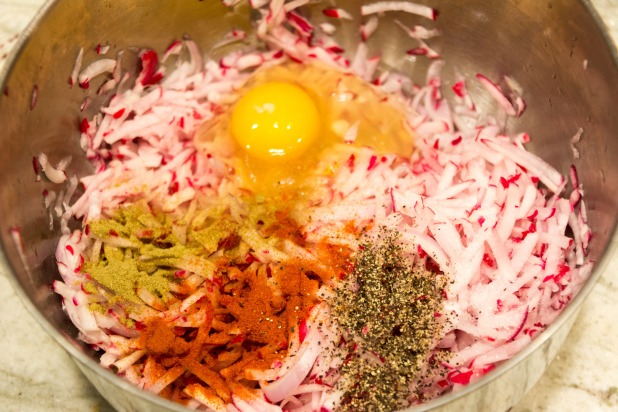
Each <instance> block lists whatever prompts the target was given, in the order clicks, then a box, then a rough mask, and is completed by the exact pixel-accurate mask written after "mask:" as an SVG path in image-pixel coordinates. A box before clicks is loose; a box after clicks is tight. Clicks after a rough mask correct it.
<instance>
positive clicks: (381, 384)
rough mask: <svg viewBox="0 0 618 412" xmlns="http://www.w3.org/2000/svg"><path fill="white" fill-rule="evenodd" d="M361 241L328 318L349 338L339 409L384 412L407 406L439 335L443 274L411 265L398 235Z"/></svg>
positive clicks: (383, 231)
mask: <svg viewBox="0 0 618 412" xmlns="http://www.w3.org/2000/svg"><path fill="white" fill-rule="evenodd" d="M377 240H378V241H377V242H376V241H366V242H363V243H362V244H361V247H360V250H359V252H358V254H357V256H356V258H355V260H354V269H353V271H352V273H351V274H350V276H349V277H348V280H349V282H347V283H346V284H345V285H344V286H342V287H340V288H339V289H338V290H337V293H336V295H335V297H334V299H333V301H332V302H331V307H332V314H333V317H334V318H335V320H336V321H337V322H338V323H339V325H340V326H341V327H342V328H343V329H344V330H345V331H346V332H347V334H349V336H350V337H351V338H352V339H351V342H349V343H348V345H347V347H348V354H347V358H346V361H345V362H344V365H343V366H342V367H341V369H340V372H341V377H342V378H341V379H340V380H339V389H340V390H342V391H343V392H344V396H343V400H342V403H341V407H340V410H342V411H376V412H387V411H393V410H397V409H400V408H402V407H405V406H407V405H408V401H407V399H408V397H409V395H410V389H409V387H410V384H411V383H412V382H413V381H414V379H419V373H420V372H421V369H422V368H423V365H424V364H425V363H426V362H427V359H428V356H429V352H430V350H431V348H432V345H433V344H434V343H435V340H436V338H437V337H438V335H439V333H440V322H439V319H440V313H441V309H442V296H443V295H442V290H443V289H444V287H445V279H444V278H445V277H444V276H443V275H441V274H439V273H435V272H432V271H429V270H427V269H425V267H416V266H415V267H414V268H413V267H411V265H410V264H409V258H408V257H406V256H405V254H404V250H403V247H402V246H401V245H400V244H399V243H398V235H397V233H395V232H392V231H388V230H386V229H381V230H380V235H379V237H378V239H377Z"/></svg>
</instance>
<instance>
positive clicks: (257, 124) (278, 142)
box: [230, 82, 320, 163]
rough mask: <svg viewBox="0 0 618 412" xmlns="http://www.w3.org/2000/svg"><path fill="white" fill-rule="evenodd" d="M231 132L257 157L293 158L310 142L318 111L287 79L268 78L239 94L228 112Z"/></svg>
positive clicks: (317, 125)
mask: <svg viewBox="0 0 618 412" xmlns="http://www.w3.org/2000/svg"><path fill="white" fill-rule="evenodd" d="M230 129H231V133H232V136H234V138H235V139H236V141H237V142H238V144H239V145H240V147H242V148H243V149H244V150H246V152H247V153H248V154H249V155H250V156H252V157H254V158H257V159H259V160H262V161H265V162H270V163H272V162H279V161H283V160H293V159H296V158H298V157H300V156H301V155H303V153H305V152H306V151H307V149H308V148H309V147H310V146H311V145H312V144H313V143H314V141H315V140H316V137H317V135H318V132H319V130H320V115H319V113H318V109H317V107H316V104H315V103H314V101H313V99H312V98H311V97H310V96H309V94H307V93H306V92H305V91H304V90H303V89H302V88H300V87H299V86H297V85H294V84H291V83H283V82H269V83H265V84H262V85H260V86H257V87H255V88H254V89H252V90H251V91H250V92H249V93H247V94H246V95H245V96H243V97H242V98H241V99H240V100H239V101H238V103H237V104H236V106H235V107H234V109H233V112H232V118H231V121H230Z"/></svg>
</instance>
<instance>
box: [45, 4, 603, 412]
mask: <svg viewBox="0 0 618 412" xmlns="http://www.w3.org/2000/svg"><path fill="white" fill-rule="evenodd" d="M223 3H224V5H225V6H227V7H234V6H235V5H236V4H237V3H239V2H238V1H235V0H224V1H223ZM308 3H309V1H308V0H293V1H288V2H285V1H284V0H272V1H259V0H252V1H250V5H251V7H252V8H253V9H254V10H255V11H257V12H258V13H259V15H260V16H261V18H259V19H257V20H256V22H255V33H256V34H257V37H258V39H259V40H260V41H261V43H262V44H263V45H264V46H265V48H264V50H260V51H258V50H249V49H248V48H246V47H245V48H244V49H243V50H245V51H237V52H233V53H231V54H229V55H227V56H225V57H224V58H223V59H221V60H220V61H213V60H211V59H210V58H209V56H208V55H206V56H204V55H202V52H201V51H200V50H199V47H198V44H197V43H196V42H194V41H192V40H189V39H184V40H182V41H177V42H174V43H172V44H171V45H170V47H169V48H168V49H167V51H165V53H164V54H162V56H159V55H158V54H157V53H156V52H155V51H153V50H150V49H141V50H139V52H138V58H139V62H140V64H141V66H140V70H139V74H138V75H137V77H136V78H131V77H130V76H129V75H128V74H127V73H125V72H123V70H122V69H121V59H122V56H123V53H125V52H121V53H119V54H118V56H117V58H115V59H113V58H107V57H103V58H99V59H97V60H95V61H94V62H91V63H89V64H88V65H86V66H85V67H82V60H83V50H81V51H80V52H79V55H78V58H77V61H76V64H75V69H74V71H73V73H72V74H71V84H75V85H77V84H79V85H80V86H81V87H83V88H88V87H90V85H91V84H93V81H94V80H95V79H99V81H100V79H101V78H104V79H105V80H104V81H103V83H102V86H101V87H100V88H99V89H98V93H107V94H109V95H110V96H111V99H110V100H109V103H108V104H107V105H105V106H104V107H102V108H101V109H100V111H99V112H98V113H97V114H96V115H94V116H93V117H91V118H83V119H82V121H81V140H80V144H81V147H82V149H83V150H84V152H85V153H86V156H87V157H88V159H90V160H91V161H92V164H93V165H94V170H96V172H95V173H93V174H92V175H89V176H83V177H81V178H79V179H78V178H77V177H76V176H69V174H70V173H69V172H68V171H69V170H70V164H69V162H70V159H63V160H62V161H61V162H59V163H58V164H55V165H54V164H53V163H52V162H51V161H50V160H49V159H48V158H47V156H46V155H45V154H40V155H39V156H38V157H37V158H35V159H34V165H35V171H36V172H37V176H39V175H43V176H45V177H46V178H47V179H49V180H50V181H52V182H54V183H58V184H64V185H65V186H64V189H61V190H59V191H58V192H46V193H44V202H45V205H46V207H48V210H49V217H50V228H53V227H54V225H55V224H56V222H60V227H61V230H62V232H63V236H62V237H61V239H60V241H59V244H58V247H57V251H56V259H57V263H58V269H59V272H60V275H61V277H62V280H58V281H56V282H54V291H55V292H56V293H58V294H60V295H61V296H62V299H63V306H64V309H65V311H66V313H67V314H68V316H69V317H70V318H71V320H72V322H73V323H74V324H75V326H76V327H77V329H78V330H79V337H80V339H81V340H83V341H84V342H86V343H87V344H89V345H91V346H92V347H94V348H95V349H97V350H98V351H100V353H101V357H100V361H101V365H102V366H103V367H105V368H110V369H112V370H114V371H115V372H116V373H117V374H118V375H119V376H121V377H122V378H123V379H125V380H127V381H129V382H131V383H133V384H134V385H136V386H137V387H139V388H142V389H144V390H146V391H149V392H151V393H153V394H158V395H159V396H162V397H165V398H168V399H171V400H172V401H175V402H178V403H181V404H183V405H185V406H186V407H188V408H190V409H197V410H214V411H228V412H237V411H241V412H245V411H256V410H259V411H282V410H286V411H299V412H300V411H336V410H337V411H348V410H349V411H352V410H375V411H391V410H396V409H400V408H403V407H406V406H409V405H415V404H420V403H423V402H426V401H428V400H431V399H434V398H436V397H438V396H440V395H443V394H445V393H448V392H450V391H453V390H458V389H460V388H461V387H463V386H465V385H467V384H469V383H470V382H473V381H475V380H477V379H479V378H480V377H482V376H484V375H485V374H487V373H488V372H490V371H491V370H493V369H494V368H495V367H496V366H497V365H499V364H500V363H502V362H504V361H505V360H507V359H510V358H511V357H513V356H514V355H515V354H517V353H518V352H519V351H520V350H521V349H522V348H524V347H525V346H526V345H528V344H529V343H530V342H531V341H532V340H533V339H534V338H535V337H537V336H538V335H539V334H540V333H541V332H542V331H543V330H544V329H545V328H546V327H547V326H548V325H549V324H551V323H552V322H553V321H554V320H555V319H556V317H557V316H558V315H559V314H560V313H561V311H562V310H563V308H564V307H565V305H567V304H568V302H569V301H570V300H571V299H572V297H573V296H574V294H576V293H577V291H578V290H579V288H580V287H581V285H582V284H583V282H584V281H585V280H586V279H587V277H588V276H589V274H590V273H591V270H592V265H593V263H592V262H591V261H589V259H588V258H587V256H586V251H587V247H588V243H589V241H590V238H591V234H590V230H589V228H588V225H587V224H586V208H585V203H584V200H583V198H582V188H581V187H580V185H579V183H578V181H577V173H576V171H575V168H574V167H572V168H571V173H570V181H568V180H567V179H565V178H564V177H563V176H562V175H561V174H560V173H559V172H558V171H556V170H555V169H554V168H553V167H552V166H550V165H549V164H547V163H546V162H545V161H543V160H542V159H540V158H539V157H537V156H536V155H534V154H532V153H530V152H528V151H527V150H526V149H525V144H526V143H528V142H529V140H530V136H529V135H528V134H527V133H520V134H516V135H513V136H507V135H505V134H504V132H503V130H504V125H505V121H506V119H507V118H508V117H519V116H520V115H522V113H523V112H524V110H525V103H524V101H523V99H522V98H521V95H520V92H518V90H517V89H516V88H515V87H513V88H511V89H510V90H506V89H504V88H502V87H501V86H499V85H498V84H497V83H498V82H497V83H494V82H492V81H491V80H489V79H488V78H487V77H485V76H483V75H481V74H479V75H477V76H476V79H472V80H471V81H476V82H479V83H480V85H481V86H482V87H483V88H484V90H485V91H486V92H487V93H489V95H490V96H492V97H493V98H494V99H495V101H496V104H497V105H498V106H499V107H500V108H501V110H502V113H501V114H499V115H497V116H496V117H492V116H490V115H487V114H486V113H481V112H479V111H478V110H477V109H476V107H475V105H474V102H473V99H472V96H471V95H470V94H468V91H467V83H468V81H470V80H469V79H463V78H461V79H459V80H458V81H456V82H455V83H454V84H449V85H448V86H450V89H451V91H452V93H450V91H448V90H447V89H448V87H447V85H446V84H443V82H442V80H441V77H440V72H441V69H442V67H443V65H444V62H443V61H442V60H440V59H439V54H438V52H437V51H436V50H434V49H433V48H432V47H430V45H429V43H431V39H432V38H434V37H435V36H438V35H439V31H438V30H437V29H434V28H426V27H424V26H421V25H417V26H415V27H413V28H410V27H407V26H405V25H403V24H402V23H401V22H397V23H398V25H399V26H400V27H401V29H402V30H403V31H402V34H403V35H408V36H409V37H410V44H411V45H412V46H411V47H412V48H411V49H410V50H409V51H408V53H407V54H408V55H409V56H414V57H413V58H415V59H431V60H432V63H431V65H430V67H429V69H428V71H427V77H426V82H425V84H424V85H413V84H412V83H411V81H410V79H408V78H407V77H405V76H404V75H402V74H399V73H395V72H391V71H387V70H384V69H382V67H381V66H380V57H379V56H371V55H370V52H369V47H368V46H367V43H366V41H367V40H368V39H369V38H370V37H371V35H372V34H373V33H374V32H375V31H376V30H379V24H380V21H381V19H382V17H383V15H384V14H385V13H387V14H388V13H389V12H393V11H399V12H403V13H411V14H415V15H417V16H418V17H419V18H421V19H425V20H427V21H431V20H435V19H436V17H437V12H436V11H435V10H433V9H432V8H430V7H427V6H422V5H417V4H414V3H410V2H403V1H382V2H376V3H371V4H365V5H363V6H362V7H360V10H343V9H339V8H326V9H324V10H322V11H323V14H324V16H325V18H326V19H327V20H326V21H324V22H321V23H319V24H315V25H314V24H312V22H310V21H309V20H307V19H306V18H305V17H304V16H305V12H304V10H305V7H308V6H309V5H308ZM315 6H316V5H311V7H315ZM359 13H360V15H361V19H362V21H363V24H362V25H361V27H360V32H359V34H358V36H359V40H360V42H359V44H358V46H357V48H356V50H350V51H345V50H343V48H342V47H340V45H339V44H338V43H337V41H336V40H335V37H333V35H336V32H337V30H338V23H339V21H340V20H341V19H343V20H351V19H355V18H358V14H359ZM247 39H248V36H247V34H246V33H244V32H242V31H240V30H233V31H231V32H230V33H228V34H227V35H226V36H224V38H223V39H222V41H221V42H220V43H218V44H217V46H216V47H223V46H227V45H229V44H232V43H239V44H243V42H245V41H247ZM107 49H109V47H107V48H104V49H103V50H100V49H99V52H100V53H101V54H105V53H107V51H108V50H107ZM247 50H249V51H247ZM293 65H302V66H304V67H308V68H309V69H308V73H311V70H312V67H316V68H320V70H328V71H333V72H334V73H335V76H341V78H344V77H348V76H356V77H358V78H359V79H362V80H363V82H365V83H366V84H367V87H370V88H371V90H374V91H375V95H376V96H386V97H384V98H383V99H382V98H381V100H380V101H378V103H377V104H382V105H388V107H389V110H393V107H395V108H396V109H397V110H398V113H400V115H401V117H402V119H404V120H403V121H402V124H401V125H400V126H401V130H403V131H404V132H405V136H408V137H409V139H410V141H411V142H412V144H413V147H414V150H413V151H412V153H411V155H402V154H398V153H383V152H381V151H380V150H377V149H376V148H374V147H370V146H366V145H362V144H356V143H355V142H356V138H357V133H358V124H355V123H354V122H349V121H346V122H343V123H341V122H339V123H337V125H336V127H335V126H333V133H335V135H336V136H338V137H337V139H339V140H337V141H336V142H335V143H334V144H333V145H332V146H329V147H328V148H326V149H324V151H322V152H321V153H320V154H319V156H318V158H317V160H316V163H315V165H314V169H311V171H309V172H307V175H306V176H304V179H305V180H303V183H302V186H300V189H298V192H302V196H300V195H299V196H296V195H290V194H289V193H284V194H283V195H282V197H280V198H277V199H276V200H273V199H269V198H268V196H263V195H257V194H256V193H254V192H253V191H252V190H251V189H250V188H249V187H248V186H247V185H246V184H245V183H246V182H244V181H243V179H242V178H241V176H240V175H239V174H238V173H237V170H236V168H235V163H234V161H235V160H234V156H235V154H234V153H233V151H231V150H230V147H229V145H228V144H226V143H225V142H222V140H221V139H219V138H218V137H216V138H204V130H205V128H206V129H208V130H214V129H212V128H211V127H210V126H211V125H212V124H215V123H214V122H216V121H217V120H218V119H220V118H219V116H220V114H221V112H222V111H225V108H228V107H230V105H233V103H234V101H235V99H236V97H235V93H236V91H237V90H240V89H241V88H242V87H244V86H245V85H246V84H247V82H250V81H251V79H252V78H253V76H254V75H255V73H259V72H260V70H263V69H265V68H269V67H270V68H272V67H278V66H281V67H287V66H290V67H291V66H293ZM324 68H327V69H324ZM308 79H309V80H307V79H305V81H310V82H311V81H314V82H319V81H320V78H319V77H315V78H314V79H311V77H310V75H309V77H308ZM506 83H507V84H513V82H512V79H506ZM445 94H452V96H453V98H452V99H449V100H447V99H446V98H445ZM331 96H332V98H333V99H335V100H337V101H340V102H353V101H354V100H355V99H361V98H365V97H366V96H360V95H358V94H357V93H354V92H352V91H351V90H350V89H347V88H346V86H345V83H344V82H337V86H336V87H334V88H333V90H332V92H331ZM87 104H88V100H86V101H85V102H84V105H83V106H82V109H83V108H84V107H85V106H86V105H87ZM349 104H352V103H349ZM378 107H379V106H378ZM384 107H386V106H384ZM385 110H386V109H385ZM365 115H366V120H367V121H368V122H369V123H371V122H375V123H376V124H377V123H378V122H379V121H380V113H379V112H378V113H366V114H365ZM348 120H349V119H348ZM342 125H343V126H342ZM219 137H220V136H219ZM266 166H267V165H265V166H264V167H266ZM569 183H570V186H572V189H571V190H568V189H567V185H569ZM79 184H81V185H82V186H83V190H81V189H79V188H78V186H79ZM72 218H77V219H79V220H80V221H81V223H82V227H81V229H79V230H75V231H71V230H70V229H69V221H70V219H72Z"/></svg>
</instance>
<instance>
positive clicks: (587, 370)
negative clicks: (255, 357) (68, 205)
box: [0, 0, 618, 412]
mask: <svg viewBox="0 0 618 412" xmlns="http://www.w3.org/2000/svg"><path fill="white" fill-rule="evenodd" d="M592 3H593V4H594V6H595V7H596V8H597V10H598V11H599V14H600V15H601V16H602V17H603V20H604V22H605V24H606V25H607V26H608V28H609V29H610V33H611V35H612V37H613V38H614V40H615V41H616V42H617V43H618V0H592ZM41 4H43V0H0V67H1V66H2V63H3V61H4V59H5V57H6V54H7V53H8V52H9V51H10V49H11V48H12V46H13V45H14V44H15V40H16V38H17V37H16V35H17V34H18V33H19V32H20V31H21V30H23V28H24V27H25V26H26V25H27V23H28V22H29V21H30V19H31V18H32V17H33V16H34V14H35V13H36V10H37V9H38V8H39V7H40V6H41ZM613 243H614V247H613V250H614V251H615V252H614V255H613V256H611V257H610V259H609V262H608V264H607V266H606V269H605V271H604V273H603V274H602V277H601V279H600V281H599V283H598V284H597V285H596V286H595V288H594V290H593V291H592V293H591V294H590V296H589V298H588V299H587V301H586V303H585V304H584V306H583V308H582V310H581V313H580V315H579V318H578V319H577V321H576V324H575V326H574V327H573V330H572V332H571V333H570V335H569V336H568V338H567V340H566V341H565V343H564V346H563V347H562V349H561V351H560V352H559V354H558V356H557V358H556V359H555V360H554V362H553V363H552V364H551V366H550V368H549V369H548V370H547V372H546V373H545V374H544V375H543V377H542V378H541V379H540V381H539V382H538V383H537V385H536V386H535V387H534V388H533V389H532V390H531V391H530V392H529V393H528V394H527V395H526V396H525V397H524V398H523V399H522V400H521V401H520V402H519V403H518V404H517V405H516V406H515V407H513V408H512V409H511V412H528V411H582V410H586V411H616V410H618V345H616V342H618V328H616V327H615V326H614V322H615V317H616V315H615V314H616V313H618V236H616V237H615V238H614V240H613ZM17 329H19V333H14V331H15V330H17ZM0 410H2V411H15V412H18V411H19V412H20V411H45V412H52V411H98V412H107V411H110V412H111V411H113V409H112V408H111V406H109V404H108V403H107V402H105V400H104V399H103V398H102V397H101V396H100V395H99V394H98V392H97V391H96V390H95V389H94V388H93V387H92V386H91V385H90V384H89V382H88V381H87V380H86V378H85V377H83V375H82V374H81V372H80V371H79V370H78V369H77V367H76V366H75V365H74V364H73V362H72V361H71V359H70V358H69V355H68V354H67V353H66V352H65V351H64V349H62V348H61V347H60V345H58V344H57V343H56V342H55V341H54V340H53V339H52V338H51V337H49V336H48V335H47V333H46V332H45V331H44V330H43V329H42V328H41V326H39V324H38V323H37V322H36V321H35V320H34V318H32V316H31V315H30V314H29V312H28V311H27V310H26V309H25V307H24V306H23V304H22V303H21V301H20V300H19V298H18V297H17V295H16V294H15V293H14V292H13V290H12V287H11V284H10V282H9V281H8V279H7V278H6V268H4V267H0Z"/></svg>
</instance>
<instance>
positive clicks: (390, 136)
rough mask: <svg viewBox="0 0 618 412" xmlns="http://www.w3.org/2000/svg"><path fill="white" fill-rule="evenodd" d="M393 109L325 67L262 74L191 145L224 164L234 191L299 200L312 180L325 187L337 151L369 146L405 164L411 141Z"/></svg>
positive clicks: (278, 68) (241, 89) (268, 70)
mask: <svg viewBox="0 0 618 412" xmlns="http://www.w3.org/2000/svg"><path fill="white" fill-rule="evenodd" d="M399 104H400V102H398V101H395V100H393V98H392V97H390V96H387V95H385V94H384V93H382V92H381V91H380V90H378V89H376V88H374V87H372V86H371V85H369V84H367V82H365V81H363V80H362V79H359V78H358V77H357V76H354V75H351V74H350V73H346V72H342V71H341V70H337V69H334V68H331V67H328V66H325V65H321V64H317V63H315V64H294V63H291V64H286V65H277V66H272V67H265V68H262V69H260V70H257V71H256V72H255V73H253V74H252V75H251V76H250V77H249V78H248V79H247V81H246V82H245V84H243V85H242V86H240V87H239V89H238V90H237V93H236V94H235V96H234V99H233V100H231V101H229V102H226V103H224V104H223V105H222V109H221V112H220V115H218V116H216V117H214V118H212V119H210V120H209V121H207V122H206V123H205V124H204V126H203V128H202V130H201V131H200V132H199V133H198V143H197V145H198V147H201V148H202V150H204V151H205V152H207V153H215V154H216V155H217V157H219V158H225V159H227V162H228V167H229V168H230V170H231V171H232V173H231V174H232V175H233V176H234V177H235V182H236V184H237V185H238V187H241V188H243V189H247V190H248V191H249V192H251V193H254V194H259V195H263V196H265V197H268V198H278V199H284V201H285V199H290V198H296V199H298V198H302V197H304V196H305V195H306V194H308V193H310V192H311V191H312V190H313V188H314V187H315V186H319V185H317V184H316V183H315V182H316V179H317V180H320V181H321V182H322V181H323V180H324V179H329V176H330V175H331V174H332V171H333V170H335V169H336V168H337V167H338V164H337V160H335V159H339V158H341V156H342V155H338V154H337V153H341V150H347V149H352V148H353V147H356V148H361V147H365V146H367V147H371V148H373V149H375V150H376V152H377V153H378V154H383V153H397V154H399V155H400V156H403V157H407V156H410V154H411V153H412V148H413V137H412V134H411V131H410V130H409V126H408V125H407V119H406V118H405V115H404V114H403V113H404V111H403V110H401V109H400V108H399V107H398V105H399ZM333 154H335V155H333ZM348 156H349V155H348ZM331 159H333V160H332V161H331ZM322 183H323V182H322ZM322 183H321V185H322V186H323V184H322Z"/></svg>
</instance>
